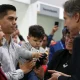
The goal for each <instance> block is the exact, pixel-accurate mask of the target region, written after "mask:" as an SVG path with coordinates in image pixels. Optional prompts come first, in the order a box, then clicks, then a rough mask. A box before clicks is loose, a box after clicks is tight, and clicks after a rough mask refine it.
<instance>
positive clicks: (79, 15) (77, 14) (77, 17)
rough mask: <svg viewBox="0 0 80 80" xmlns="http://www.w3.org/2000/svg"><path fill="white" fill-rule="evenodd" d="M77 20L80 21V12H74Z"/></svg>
mask: <svg viewBox="0 0 80 80" xmlns="http://www.w3.org/2000/svg"><path fill="white" fill-rule="evenodd" d="M74 18H75V21H76V22H77V23H78V22H79V21H80V13H75V14H74Z"/></svg>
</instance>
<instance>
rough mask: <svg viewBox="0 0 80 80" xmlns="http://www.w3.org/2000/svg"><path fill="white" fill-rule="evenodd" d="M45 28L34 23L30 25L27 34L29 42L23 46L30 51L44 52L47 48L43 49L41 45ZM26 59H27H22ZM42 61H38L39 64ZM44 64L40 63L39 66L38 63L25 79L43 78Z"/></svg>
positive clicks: (37, 79)
mask: <svg viewBox="0 0 80 80" xmlns="http://www.w3.org/2000/svg"><path fill="white" fill-rule="evenodd" d="M44 34H45V32H44V29H43V27H42V26H40V25H32V26H30V27H29V33H28V36H27V39H28V41H29V42H25V43H23V44H22V47H23V48H25V49H28V50H30V51H35V52H40V53H44V52H45V50H44V51H43V50H41V48H40V46H41V43H42V40H43V38H44ZM22 61H25V60H22ZM39 63H40V62H38V64H39ZM41 65H42V64H39V65H38V66H37V64H36V65H35V67H34V68H33V70H32V71H31V72H30V73H28V74H26V75H25V77H24V78H23V80H39V79H40V80H41V79H43V76H44V73H43V69H42V67H41Z"/></svg>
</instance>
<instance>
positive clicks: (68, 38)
mask: <svg viewBox="0 0 80 80" xmlns="http://www.w3.org/2000/svg"><path fill="white" fill-rule="evenodd" d="M73 40H74V39H73V37H72V36H71V35H70V34H66V37H65V46H66V49H68V50H69V51H72V48H73Z"/></svg>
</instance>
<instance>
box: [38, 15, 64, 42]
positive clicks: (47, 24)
mask: <svg viewBox="0 0 80 80" xmlns="http://www.w3.org/2000/svg"><path fill="white" fill-rule="evenodd" d="M37 18H38V19H37V21H38V22H37V24H39V25H42V26H43V27H44V30H45V33H46V34H47V35H49V34H50V33H51V31H52V28H53V27H54V23H55V21H58V22H59V28H58V31H57V32H56V33H55V35H54V37H53V38H54V39H55V40H56V41H58V40H60V39H61V37H62V28H63V20H60V19H58V18H54V17H49V16H44V15H39V14H38V17H37Z"/></svg>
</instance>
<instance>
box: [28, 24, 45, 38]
mask: <svg viewBox="0 0 80 80" xmlns="http://www.w3.org/2000/svg"><path fill="white" fill-rule="evenodd" d="M44 34H45V32H44V29H43V27H42V26H40V25H32V26H30V27H29V34H28V35H29V36H33V37H37V38H42V39H43V38H44Z"/></svg>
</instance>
